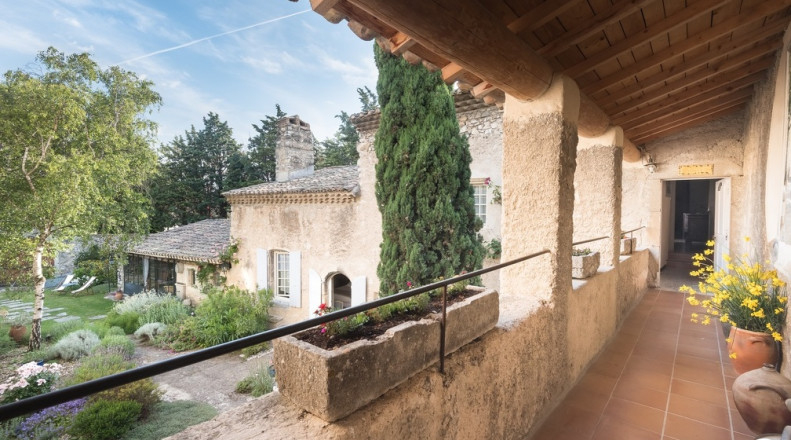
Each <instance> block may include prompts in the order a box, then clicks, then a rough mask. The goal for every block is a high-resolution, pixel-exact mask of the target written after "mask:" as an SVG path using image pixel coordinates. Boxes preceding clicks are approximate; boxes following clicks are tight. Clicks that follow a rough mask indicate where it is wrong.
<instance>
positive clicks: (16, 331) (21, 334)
mask: <svg viewBox="0 0 791 440" xmlns="http://www.w3.org/2000/svg"><path fill="white" fill-rule="evenodd" d="M25 332H27V327H25V326H24V325H14V326H11V329H10V330H8V336H10V337H11V339H13V340H14V342H16V343H17V344H21V343H22V340H24V339H25Z"/></svg>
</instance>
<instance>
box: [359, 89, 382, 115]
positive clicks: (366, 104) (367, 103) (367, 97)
mask: <svg viewBox="0 0 791 440" xmlns="http://www.w3.org/2000/svg"><path fill="white" fill-rule="evenodd" d="M357 94H358V95H359V97H360V104H362V109H361V111H364V112H369V111H372V110H376V109H377V108H379V99H378V98H377V96H376V93H374V92H372V91H371V89H369V88H368V86H363V87H358V88H357Z"/></svg>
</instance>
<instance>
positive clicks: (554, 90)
mask: <svg viewBox="0 0 791 440" xmlns="http://www.w3.org/2000/svg"><path fill="white" fill-rule="evenodd" d="M579 99H580V98H579V89H578V87H577V85H576V83H574V81H573V80H571V79H569V78H568V77H566V76H563V75H556V76H555V77H554V78H553V81H552V84H551V85H550V88H549V89H548V90H547V91H546V92H545V93H544V95H542V96H541V97H539V98H537V99H535V100H533V101H530V102H525V101H520V100H518V99H516V98H513V97H511V96H506V100H505V110H504V113H503V222H502V238H503V240H502V242H503V258H502V261H508V260H512V259H514V258H517V257H520V256H522V255H526V254H528V253H532V252H535V251H539V250H541V249H549V251H550V252H551V254H550V255H543V256H541V257H538V258H535V259H532V260H528V261H526V262H522V263H518V264H516V265H513V266H509V267H507V268H504V269H502V270H501V273H500V290H501V294H502V296H501V302H503V303H504V304H505V306H501V308H500V310H501V317H502V318H501V322H504V321H508V320H509V319H511V318H516V317H517V316H508V314H509V313H512V312H513V313H515V314H517V315H519V316H524V313H527V312H530V311H532V310H535V309H537V308H539V307H541V306H543V305H546V304H549V303H557V302H558V301H560V302H562V303H565V300H566V297H567V295H568V292H569V291H570V290H571V242H572V239H571V237H572V232H573V225H572V221H573V220H572V213H573V210H574V168H575V157H576V147H577V117H578V115H579ZM509 303H512V304H509ZM503 315H505V316H503Z"/></svg>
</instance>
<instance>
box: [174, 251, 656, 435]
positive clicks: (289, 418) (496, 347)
mask: <svg viewBox="0 0 791 440" xmlns="http://www.w3.org/2000/svg"><path fill="white" fill-rule="evenodd" d="M647 264H648V253H647V251H642V252H638V253H637V254H634V255H632V256H631V257H629V258H625V259H623V260H622V262H621V263H620V264H619V266H618V269H613V270H611V271H608V272H603V273H599V274H598V275H596V277H594V278H592V279H591V280H590V281H588V282H586V283H584V284H582V285H578V286H577V287H576V288H575V289H574V291H573V293H572V297H571V298H570V301H569V303H570V305H569V307H568V310H565V309H564V308H559V307H557V306H555V307H552V306H543V307H540V308H538V309H536V310H535V311H534V312H532V313H530V314H529V315H524V314H523V316H522V317H521V318H520V319H517V320H509V321H508V322H507V323H504V322H503V321H502V320H501V323H500V324H498V326H497V327H496V328H495V329H494V330H492V331H490V332H489V333H487V334H485V335H484V336H482V337H481V338H479V339H477V340H476V341H474V342H472V343H470V344H468V345H466V346H464V347H462V348H461V349H459V351H457V352H455V353H453V354H451V355H450V356H448V357H447V359H446V362H445V374H444V375H442V374H440V373H439V372H438V371H437V369H436V366H434V367H431V368H429V369H427V370H424V371H423V372H421V373H418V374H417V375H415V376H413V377H412V378H410V379H409V380H408V381H407V382H405V383H403V384H401V385H399V386H398V387H396V388H395V389H393V390H391V391H389V392H388V393H387V394H385V395H384V396H382V397H380V398H379V399H377V400H376V401H374V402H373V403H372V404H370V405H368V406H366V407H365V408H362V409H360V410H358V411H357V412H355V413H353V414H351V415H350V416H348V417H346V418H344V419H342V420H340V421H338V422H335V423H327V422H324V421H323V420H321V419H319V418H317V417H314V416H312V415H310V414H308V413H306V412H304V411H302V410H300V409H298V408H295V407H293V406H291V404H290V403H288V402H287V401H286V400H285V399H284V398H283V397H282V396H281V395H280V394H279V393H276V392H275V393H272V394H269V395H267V396H264V397H262V398H260V399H256V400H253V401H251V402H249V403H247V404H245V405H243V406H241V407H239V408H236V409H233V410H231V411H228V412H226V413H224V414H221V415H220V416H218V417H217V418H215V419H213V420H210V421H208V422H205V423H203V424H200V425H196V426H193V427H191V428H188V429H187V430H186V431H184V432H182V433H179V434H176V435H175V436H173V437H171V438H172V439H231V438H232V439H235V440H236V439H239V440H243V439H253V438H267V439H294V438H305V439H308V438H321V439H339V440H340V439H344V440H354V439H380V438H381V439H384V438H387V439H402V438H403V439H439V438H442V439H458V440H466V439H524V438H527V436H528V435H529V433H530V432H531V430H534V429H536V427H537V426H538V424H539V423H540V422H541V420H542V419H543V417H545V416H546V415H547V414H548V413H549V412H550V411H551V409H552V408H553V406H554V405H555V404H556V403H557V402H559V401H561V399H562V398H563V397H564V395H565V393H566V392H567V391H568V390H569V389H571V387H572V386H573V385H574V384H575V382H576V381H577V379H578V377H577V374H578V372H579V371H581V370H582V368H584V367H585V366H587V365H588V364H589V363H590V361H592V360H593V358H595V356H596V353H598V352H599V350H600V348H601V347H603V346H604V344H605V343H606V342H607V339H608V338H609V337H610V336H611V335H612V334H613V332H614V331H615V328H616V325H615V318H616V312H615V308H616V307H617V305H618V304H620V303H621V301H622V300H624V299H627V298H628V299H629V305H628V308H629V309H630V308H631V307H632V306H633V305H635V303H636V302H637V301H638V300H639V299H640V298H641V295H642V294H643V293H644V292H645V289H646V278H645V277H643V278H642V279H637V278H633V279H629V280H624V282H623V283H618V285H619V286H620V287H619V288H618V289H617V290H616V282H615V281H616V280H619V279H622V278H624V277H626V276H632V275H635V274H640V273H643V274H645V272H644V271H643V269H640V268H641V267H646V266H647ZM502 307H503V306H502V305H501V314H502ZM523 313H524V311H523ZM567 313H568V314H567ZM572 315H573V316H575V317H576V318H580V319H569V318H570V317H571V316H572ZM583 344H584V345H585V346H584V347H583V346H582V345H583Z"/></svg>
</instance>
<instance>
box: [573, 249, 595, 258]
mask: <svg viewBox="0 0 791 440" xmlns="http://www.w3.org/2000/svg"><path fill="white" fill-rule="evenodd" d="M592 253H593V251H591V250H590V248H581V249H580V248H571V255H572V256H573V257H581V256H583V255H590V254H592Z"/></svg>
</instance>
